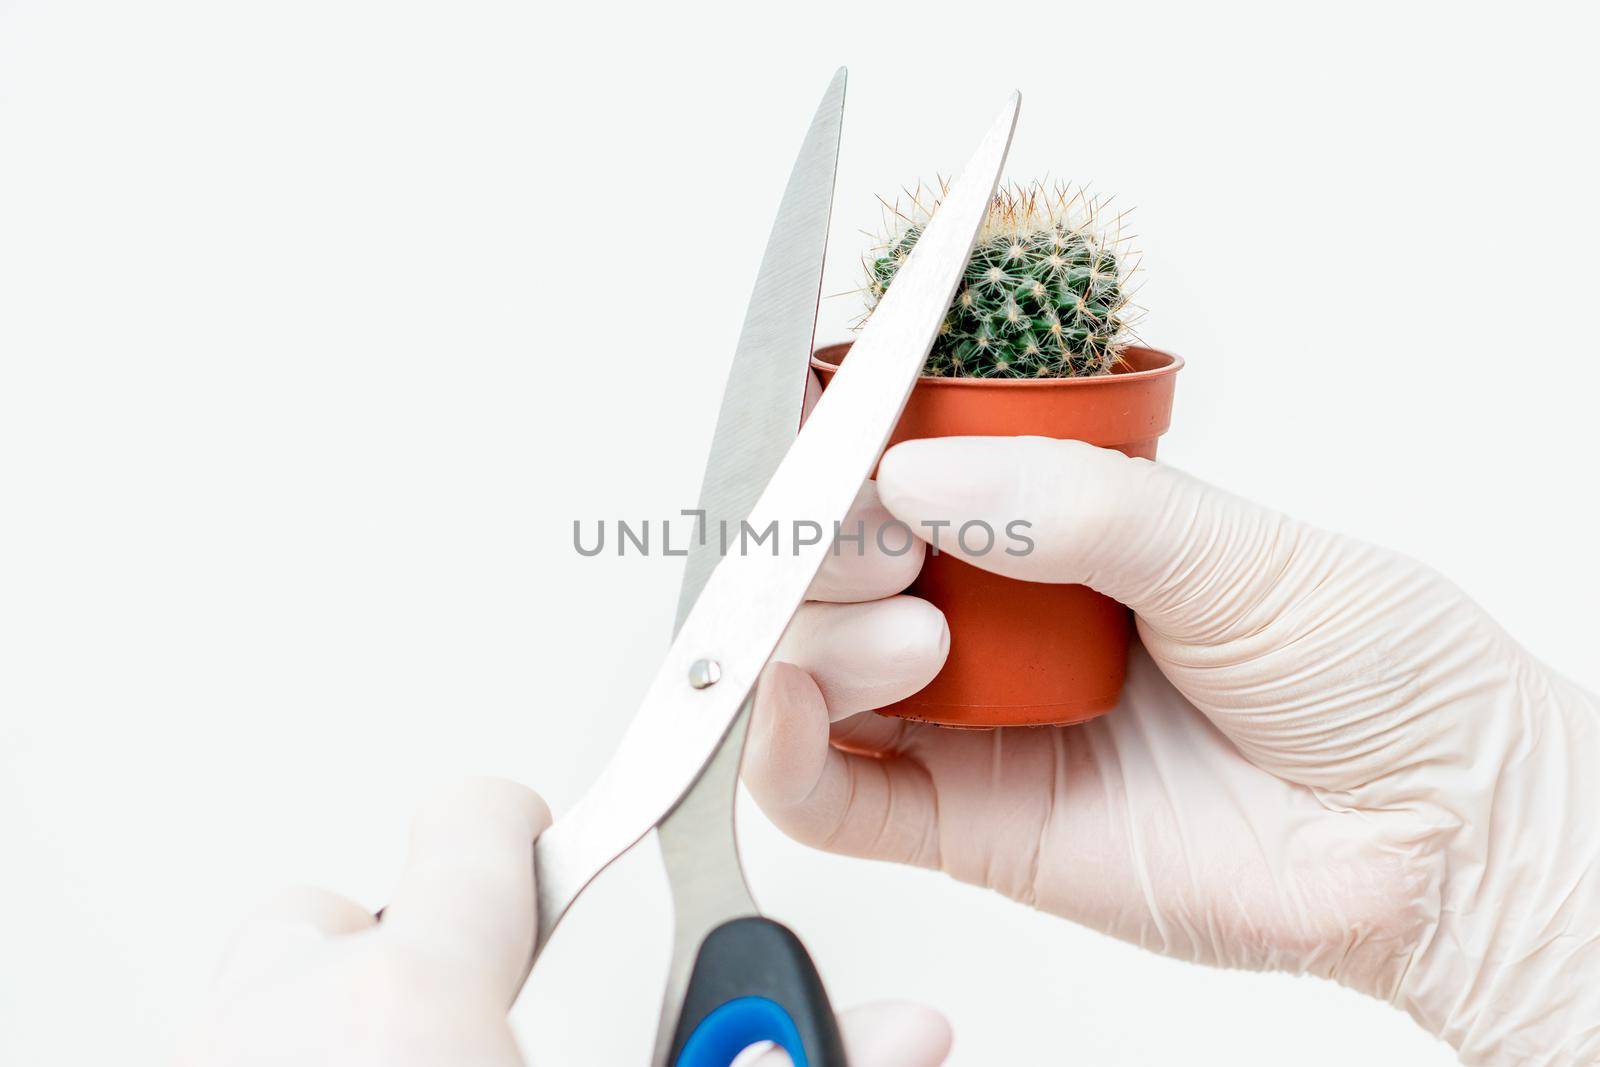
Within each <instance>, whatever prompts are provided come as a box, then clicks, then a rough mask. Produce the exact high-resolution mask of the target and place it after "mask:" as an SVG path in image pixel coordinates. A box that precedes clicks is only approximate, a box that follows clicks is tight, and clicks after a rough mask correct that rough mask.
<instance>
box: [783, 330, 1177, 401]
mask: <svg viewBox="0 0 1600 1067" xmlns="http://www.w3.org/2000/svg"><path fill="white" fill-rule="evenodd" d="M853 344H855V341H853V340H851V341H835V342H833V343H831V344H825V345H822V346H821V347H819V348H817V349H816V350H815V351H814V352H812V353H811V367H812V369H813V370H828V371H836V370H838V369H839V364H837V363H830V362H828V361H827V360H825V359H822V358H820V357H821V354H822V353H823V352H827V351H830V350H832V349H838V348H847V347H849V346H850V345H853ZM1128 347H1129V348H1130V349H1137V350H1138V351H1140V352H1149V353H1151V354H1152V355H1156V356H1161V357H1163V358H1164V359H1166V360H1167V363H1166V364H1165V365H1164V366H1160V367H1151V368H1150V369H1149V370H1133V371H1112V372H1111V373H1110V374H1097V375H1095V376H1094V377H1092V378H947V377H945V376H943V375H935V374H919V375H917V384H918V385H919V386H920V385H931V386H940V387H948V388H951V389H972V388H983V387H986V386H987V387H995V386H1004V387H1005V388H1007V389H1014V388H1032V389H1061V388H1073V387H1076V388H1086V387H1089V386H1095V385H1101V386H1105V385H1112V384H1115V383H1117V382H1137V381H1143V380H1145V379H1147V378H1160V377H1162V376H1164V375H1168V374H1176V373H1178V372H1179V371H1180V370H1182V369H1183V357H1182V356H1180V355H1178V354H1177V353H1175V352H1168V351H1166V350H1165V349H1160V348H1150V347H1148V346H1146V345H1129V346H1128Z"/></svg>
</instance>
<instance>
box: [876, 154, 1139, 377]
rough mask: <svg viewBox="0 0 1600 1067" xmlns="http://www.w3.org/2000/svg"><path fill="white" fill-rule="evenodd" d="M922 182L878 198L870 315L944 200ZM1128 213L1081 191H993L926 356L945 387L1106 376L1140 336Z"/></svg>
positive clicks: (1034, 186) (1013, 187)
mask: <svg viewBox="0 0 1600 1067" xmlns="http://www.w3.org/2000/svg"><path fill="white" fill-rule="evenodd" d="M944 188H945V187H944V185H943V183H941V185H940V188H939V190H937V191H934V190H931V189H928V188H926V187H924V186H922V185H918V186H917V188H916V189H915V190H907V192H906V197H907V198H908V199H909V203H906V202H905V201H904V200H897V201H896V202H894V203H890V202H889V201H887V200H884V201H883V205H884V208H885V221H886V223H887V226H886V233H885V235H884V236H883V237H882V238H881V239H880V242H879V244H877V245H876V246H875V247H874V248H873V249H872V250H871V252H869V253H868V255H867V257H866V261H865V264H866V268H867V288H866V295H867V314H866V315H864V316H863V317H862V321H863V322H865V321H866V318H867V317H868V316H870V315H871V314H872V309H873V308H874V307H876V306H877V303H878V301H879V300H880V299H882V297H883V294H884V293H885V292H886V291H887V290H888V288H889V286H890V285H891V284H892V283H893V281H894V277H895V274H896V272H897V271H899V269H900V265H901V264H902V263H903V262H905V258H906V256H907V255H909V254H910V252H911V249H912V247H913V246H914V245H915V244H916V243H917V238H918V237H920V236H921V235H922V230H923V227H925V226H926V225H927V224H928V220H929V219H931V218H932V217H933V214H934V212H935V211H937V210H938V208H939V200H940V197H941V196H942V194H943V192H944ZM1122 218H1123V216H1122V215H1115V216H1111V215H1109V213H1108V212H1107V211H1106V204H1105V202H1104V201H1102V200H1100V199H1099V198H1098V197H1092V196H1090V195H1088V194H1087V193H1086V192H1085V191H1083V190H1082V189H1078V190H1073V189H1070V188H1068V187H1067V186H1063V185H1053V186H1048V187H1047V186H1046V185H1045V184H1044V183H1043V182H1033V183H1031V184H1027V185H1020V184H1008V185H1005V186H1002V187H1001V189H1000V190H999V191H998V192H997V193H996V194H995V198H994V203H993V205H992V206H991V207H990V209H989V217H988V219H986V220H985V222H984V225H983V229H982V230H981V231H979V234H978V241H977V244H976V246H975V247H974V248H973V252H972V258H971V260H969V261H968V263H967V272H966V275H965V276H964V278H963V280H962V284H961V288H960V289H959V290H958V291H957V293H956V298H955V301H954V302H953V303H952V304H951V305H950V313H949V314H948V315H947V316H946V317H945V320H944V324H943V325H942V326H941V327H940V331H939V338H938V340H936V341H935V342H934V344H933V350H932V351H931V352H929V353H928V362H927V364H926V366H924V368H923V373H924V374H930V375H935V376H938V377H944V378H1072V377H1082V376H1086V375H1092V374H1109V373H1110V372H1111V371H1112V370H1113V369H1114V368H1115V367H1116V365H1117V361H1118V358H1119V355H1120V353H1121V351H1122V349H1123V348H1125V347H1126V346H1127V345H1128V343H1129V342H1130V341H1131V340H1132V339H1133V334H1132V323H1133V320H1134V319H1135V318H1136V310H1137V309H1135V308H1134V306H1133V305H1132V304H1131V303H1130V298H1129V291H1128V284H1129V279H1130V277H1131V275H1132V274H1133V272H1134V270H1135V269H1136V267H1134V266H1132V265H1130V260H1131V259H1132V258H1133V253H1132V252H1131V251H1130V250H1129V249H1128V248H1127V247H1126V242H1127V240H1128V238H1126V237H1124V236H1123V235H1122V228H1121V226H1122Z"/></svg>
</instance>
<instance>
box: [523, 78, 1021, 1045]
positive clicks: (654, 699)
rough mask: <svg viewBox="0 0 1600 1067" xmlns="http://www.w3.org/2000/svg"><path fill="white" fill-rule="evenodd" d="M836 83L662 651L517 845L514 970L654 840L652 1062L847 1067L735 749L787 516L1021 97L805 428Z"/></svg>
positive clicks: (762, 642) (899, 370) (825, 482)
mask: <svg viewBox="0 0 1600 1067" xmlns="http://www.w3.org/2000/svg"><path fill="white" fill-rule="evenodd" d="M844 94H845V71H844V70H843V69H840V70H839V71H838V72H837V73H836V74H835V75H834V77H833V80H832V81H831V82H830V84H829V85H828V89H827V92H825V93H824V94H823V97H822V102H821V104H820V105H819V106H818V107H817V111H816V116H815V117H814V118H813V119H812V122H811V127H810V130H809V131H808V132H807V134H806V138H805V141H804V142H803V143H802V145H801V148H800V154H799V157H798V158H797V159H796V160H795V164H794V169H793V171H792V173H791V174H790V176H789V184H788V187H787V189H786V190H785V191H784V194H783V200H782V202H781V204H780V206H779V208H778V216H777V219H776V221H775V222H774V223H773V227H772V233H771V235H770V237H769V238H768V241H767V248H766V252H765V254H764V255H763V257H762V261H761V268H760V271H759V273H758V274H757V276H756V284H755V292H754V294H753V295H752V297H751V299H750V304H749V307H748V309H747V311H746V313H745V320H744V327H743V329H742V331H741V332H740V335H739V342H738V347H737V349H736V351H735V355H734V360H733V367H732V370H731V371H730V373H729V376H728V385H727V389H726V391H725V392H724V394H723V397H722V407H721V410H720V412H719V414H718V417H717V427H716V431H715V433H714V435H713V438H712V444H711V456H710V458H709V460H708V461H707V463H706V471H705V476H704V480H703V483H702V486H701V491H700V508H699V512H700V513H702V514H698V515H697V518H698V522H697V526H698V528H699V536H698V537H697V538H696V539H695V543H694V546H693V547H692V548H691V549H690V550H689V557H688V559H687V561H686V562H687V566H686V569H685V573H684V579H683V587H682V591H681V594H680V596H679V601H678V615H677V631H676V636H675V638H674V640H673V642H672V646H671V648H670V649H669V650H668V652H667V654H666V657H665V659H664V660H663V661H662V664H661V667H660V669H659V671H658V672H657V674H656V676H655V678H654V680H653V681H652V682H651V684H650V686H649V689H648V690H647V692H646V695H645V698H644V702H643V704H641V705H640V707H639V710H638V712H637V713H636V714H635V716H634V719H633V722H632V724H631V725H630V726H629V727H628V730H627V731H626V733H625V734H624V735H623V738H622V741H621V743H620V744H619V745H618V746H617V749H616V751H615V753H614V754H613V755H612V757H611V760H610V762H609V763H608V764H607V765H606V767H605V768H604V769H603V770H602V771H601V773H600V775H599V777H598V778H597V779H596V780H595V783H594V785H593V786H592V787H591V788H590V789H589V791H588V793H586V794H585V795H584V797H583V798H582V799H581V800H580V801H579V802H578V803H577V805H576V806H574V807H573V809H572V810H571V811H570V812H568V813H567V815H566V816H565V817H563V818H562V819H560V820H559V821H557V822H556V823H555V825H553V826H552V827H551V828H550V829H548V830H546V831H545V832H544V833H543V834H542V835H541V836H540V837H539V839H538V840H537V841H536V842H535V845H534V869H535V875H536V878H537V882H536V884H537V886H538V930H537V935H536V938H535V942H534V949H533V956H532V958H531V959H530V961H529V963H528V968H529V971H531V970H532V968H533V966H534V965H535V963H537V961H538V958H539V953H540V952H541V950H543V948H544V946H545V944H546V943H547V942H548V941H549V939H550V935H551V934H552V933H553V932H554V930H555V928H556V925H557V924H558V923H559V922H560V921H561V917H562V916H563V915H564V914H565V913H566V911H567V909H568V908H569V907H570V906H571V905H572V903H573V901H575V900H576V899H577V897H578V896H579V894H581V893H582V892H583V891H584V889H585V888H586V887H587V886H588V885H589V883H590V882H591V881H593V880H594V878H595V877H596V876H597V875H599V873H600V872H601V871H602V870H604V869H605V868H606V866H607V865H608V864H610V863H611V861H612V860H614V859H616V858H617V857H618V856H620V855H622V854H623V853H624V852H626V851H628V849H630V848H632V847H633V846H634V845H635V844H636V843H638V842H639V841H640V840H641V839H642V838H643V837H644V836H645V835H646V834H648V833H649V832H650V831H651V830H652V829H654V830H656V831H657V833H658V834H659V836H660V843H661V852H662V857H663V859H664V861H665V864H666V869H667V876H668V881H669V883H670V885H671V889H672V897H673V905H674V923H675V933H674V938H673V953H672V963H671V968H670V971H669V973H668V980H667V988H666V995H665V998H664V1001H663V1007H662V1012H661V1021H660V1026H659V1029H658V1031H657V1038H656V1048H655V1054H654V1059H653V1061H652V1062H653V1064H654V1067H728V1065H729V1064H731V1063H732V1062H733V1060H734V1059H735V1058H736V1057H737V1056H738V1055H739V1053H740V1052H742V1051H743V1050H744V1049H745V1048H747V1047H749V1046H750V1045H753V1044H757V1043H760V1042H764V1041H770V1042H773V1043H775V1044H776V1045H779V1046H781V1047H782V1048H783V1049H784V1050H785V1051H786V1052H787V1053H788V1054H789V1058H790V1059H791V1060H792V1061H793V1063H794V1064H795V1067H846V1062H845V1053H844V1048H843V1045H842V1043H841V1041H840V1037H839V1031H838V1026H837V1023H836V1021H835V1018H834V1014H833V1009H832V1007H831V1006H830V1005H829V1002H828V995H827V992H826V990H825V989H824V988H823V985H822V981H821V979H820V978H819V977H818V975H817V971H816V968H815V966H814V965H813V964H812V962H811V959H810V957H809V956H808V955H807V954H806V950H805V948H804V947H803V946H802V945H801V943H800V940H799V939H798V938H797V937H796V936H795V935H794V934H793V933H792V932H791V931H790V930H789V929H788V928H787V927H785V926H783V925H782V924H781V923H778V922H775V921H773V920H772V919H768V918H766V917H764V916H762V914H761V913H760V910H759V909H758V908H757V907H756V904H755V901H754V900H753V899H752V898H751V896H750V890H749V888H748V887H747V886H746V884H745V880H744V872H743V870H742V868H741V867H740V864H739V852H738V845H737V842H736V840H735V837H734V821H733V808H734V798H735V795H736V788H737V783H738V771H739V761H740V757H741V754H742V752H743V749H744V738H745V731H746V728H747V726H748V723H749V717H750V706H751V702H752V700H753V692H754V689H755V684H756V679H757V676H758V675H759V674H760V673H761V670H762V668H763V667H765V665H766V663H767V660H768V658H769V657H770V656H771V655H772V653H773V650H774V648H775V647H776V646H777V643H778V639H779V638H780V637H782V636H783V632H784V630H785V629H786V628H787V627H788V625H789V620H790V619H791V617H792V616H793V615H794V613H795V611H796V610H797V609H798V608H799V606H800V604H801V602H802V601H803V600H804V599H805V594H806V589H807V587H808V586H809V585H810V584H811V580H812V578H813V577H814V576H815V574H816V572H817V570H818V568H819V567H820V566H821V565H822V562H823V560H824V559H825V558H826V555H827V553H828V551H829V548H830V545H831V543H832V538H831V537H823V538H821V540H820V541H816V542H815V543H809V542H810V541H812V538H809V537H806V538H803V537H801V535H800V532H799V530H798V529H797V526H798V525H801V524H807V525H808V524H809V523H812V522H814V523H819V524H821V527H822V529H824V530H833V531H834V532H835V533H837V529H838V524H839V523H841V522H843V520H844V518H845V516H846V515H847V513H848V512H849V510H850V507H851V505H852V503H853V502H854V501H855V498H856V494H857V492H858V490H859V489H860V487H861V483H862V482H863V481H864V480H865V479H866V478H867V476H868V474H870V473H871V471H872V467H873V465H874V463H876V462H877V458H878V455H879V453H880V452H882V450H883V447H884V444H885V443H886V442H887V441H888V438H889V433H890V431H891V430H892V429H893V428H894V424H895V422H896V421H897V420H898V419H899V417H900V411H901V409H902V408H903V407H904V406H905V402H906V398H907V397H908V396H909V395H910V392H911V387H912V385H913V384H914V382H915V380H916V377H917V374H918V372H919V371H920V370H921V367H922V364H923V361H924V360H925V359H926V358H927V354H928V351H929V349H930V348H931V347H932V345H933V342H934V339H935V337H936V336H937V334H938V331H939V326H940V324H941V322H942V321H943V320H944V317H945V313H946V311H947V309H948V308H949V306H950V302H951V300H952V299H953V297H954V296H955V290H956V285H957V283H958V282H959V281H960V278H961V275H962V272H963V270H964V268H965V266H966V263H967V258H968V257H969V256H970V255H971V253H972V246H973V243H974V242H975V240H976V239H977V234H978V229H979V227H980V226H981V225H982V223H983V220H984V218H985V217H986V215H987V214H988V209H989V203H990V200H991V198H992V197H993V196H994V191H995V185H996V183H997V182H998V180H999V176H1000V168H1001V166H1002V165H1003V164H1004V162H1005V156H1006V151H1007V149H1008V148H1009V147H1010V144H1011V134H1012V131H1013V129H1014V128H1015V125H1016V116H1017V110H1018V108H1019V107H1020V103H1021V98H1020V96H1018V95H1017V94H1013V95H1012V97H1011V99H1010V101H1009V102H1008V103H1007V105H1006V106H1005V108H1003V109H1002V111H1001V113H1000V114H999V115H998V116H997V117H996V118H995V120H994V123H993V125H992V126H991V127H990V129H989V131H988V133H987V134H986V136H985V137H984V139H983V141H982V143H981V144H980V145H979V147H978V149H977V151H976V153H974V155H973V156H972V158H971V159H970V160H969V161H968V163H967V166H966V169H965V170H964V171H963V172H962V175H961V177H960V178H959V179H958V180H957V181H956V183H955V184H954V185H953V186H952V187H951V188H950V191H949V194H948V196H946V197H945V198H944V201H943V204H942V206H941V207H940V208H939V212H938V214H937V216H935V218H934V219H933V220H932V222H931V223H930V224H929V226H928V227H927V229H926V230H925V231H924V233H923V235H922V237H921V239H920V240H919V241H918V242H917V244H916V247H915V248H914V249H913V251H912V253H911V255H910V257H909V259H908V260H907V262H906V263H905V265H904V266H902V267H901V269H900V271H899V274H898V275H897V277H896V280H895V284H894V286H893V287H892V288H891V289H890V290H889V291H888V293H887V294H886V295H885V296H884V298H883V300H882V302H881V303H880V304H879V305H878V307H877V309H876V310H875V311H874V312H873V315H872V318H871V320H870V321H869V323H868V325H867V327H866V329H865V330H864V331H863V332H862V334H861V336H860V337H859V338H858V339H857V341H856V343H855V346H854V348H853V349H852V350H851V354H850V358H849V359H848V360H847V361H846V362H845V363H844V364H843V365H842V367H841V368H840V370H839V372H838V374H837V375H836V376H835V377H834V379H833V381H832V383H831V384H830V385H829V387H828V389H827V391H826V392H825V393H824V394H823V395H822V397H821V399H820V400H819V401H818V403H817V405H816V407H815V409H813V410H812V412H811V414H810V417H809V418H807V419H806V422H805V426H804V428H803V429H802V428H801V426H800V421H801V407H802V404H803V403H804V399H805V391H806V384H807V381H808V376H809V374H810V357H811V346H812V341H813V335H814V332H815V329H816V317H817V303H818V299H819V297H820V288H821V284H822V266H823V255H824V252H825V249H826V247H827V241H828V220H829V215H830V212H831V209H832V205H833V188H834V175H835V171H836V166H837V161H838V154H839V135H840V129H841V125H842V122H843V117H844ZM741 521H744V522H748V524H749V528H750V529H751V530H754V531H756V532H757V533H758V534H759V533H761V532H762V531H765V530H766V529H767V527H768V526H769V524H772V523H776V526H777V529H778V539H777V542H776V543H775V545H774V547H773V548H771V549H768V548H767V545H766V543H765V542H763V543H762V544H761V546H760V547H759V548H754V549H752V550H750V551H738V552H729V553H724V551H723V543H724V538H723V537H722V530H724V529H731V530H733V531H738V530H739V529H740V523H741ZM724 523H726V524H728V525H727V526H724V525H723V524H724ZM729 540H734V538H730V539H729Z"/></svg>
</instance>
